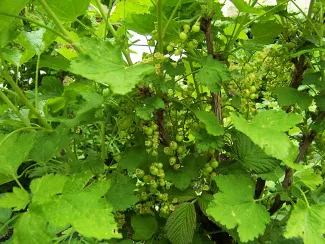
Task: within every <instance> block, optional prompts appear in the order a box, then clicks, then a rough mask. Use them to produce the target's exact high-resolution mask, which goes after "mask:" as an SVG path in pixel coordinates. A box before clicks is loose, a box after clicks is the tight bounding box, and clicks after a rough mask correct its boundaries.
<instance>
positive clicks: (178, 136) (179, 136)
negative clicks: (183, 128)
mask: <svg viewBox="0 0 325 244" xmlns="http://www.w3.org/2000/svg"><path fill="white" fill-rule="evenodd" d="M175 139H176V141H177V142H182V141H183V140H184V136H183V135H182V134H180V133H178V134H177V135H176V138H175Z"/></svg>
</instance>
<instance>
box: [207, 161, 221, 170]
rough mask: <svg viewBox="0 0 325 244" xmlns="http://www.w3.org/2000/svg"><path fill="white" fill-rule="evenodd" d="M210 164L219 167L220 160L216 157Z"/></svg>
mask: <svg viewBox="0 0 325 244" xmlns="http://www.w3.org/2000/svg"><path fill="white" fill-rule="evenodd" d="M209 164H210V166H211V167H212V168H214V169H215V168H218V166H219V162H218V161H217V160H215V159H212V160H211V161H210V163H209Z"/></svg>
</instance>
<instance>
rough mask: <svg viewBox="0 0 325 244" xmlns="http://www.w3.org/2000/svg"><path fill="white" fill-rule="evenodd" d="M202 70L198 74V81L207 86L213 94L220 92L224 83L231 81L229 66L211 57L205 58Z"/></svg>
mask: <svg viewBox="0 0 325 244" xmlns="http://www.w3.org/2000/svg"><path fill="white" fill-rule="evenodd" d="M201 64H202V66H203V67H202V69H201V70H200V71H199V72H198V73H197V74H196V79H197V81H198V82H200V83H201V84H202V85H204V86H207V87H208V88H209V90H210V91H212V92H215V93H217V92H219V91H220V88H221V87H222V84H223V82H225V81H228V80H229V79H230V75H229V71H228V68H227V66H226V65H225V64H224V63H221V62H220V61H217V60H214V59H213V58H212V57H211V56H208V57H206V58H203V59H202V61H201Z"/></svg>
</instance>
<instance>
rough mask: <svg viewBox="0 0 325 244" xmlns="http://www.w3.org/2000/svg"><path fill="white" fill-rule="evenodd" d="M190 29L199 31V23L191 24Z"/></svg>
mask: <svg viewBox="0 0 325 244" xmlns="http://www.w3.org/2000/svg"><path fill="white" fill-rule="evenodd" d="M192 31H193V32H199V31H200V24H195V25H193V26H192Z"/></svg>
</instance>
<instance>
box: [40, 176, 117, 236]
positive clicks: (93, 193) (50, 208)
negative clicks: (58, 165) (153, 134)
mask: <svg viewBox="0 0 325 244" xmlns="http://www.w3.org/2000/svg"><path fill="white" fill-rule="evenodd" d="M91 179H92V174H89V173H84V175H83V176H74V177H70V179H69V180H67V181H66V183H65V185H64V188H63V192H62V194H61V195H56V196H55V197H52V200H51V201H50V202H48V203H46V204H43V210H44V214H45V216H46V218H47V219H48V221H49V222H50V223H51V224H52V225H54V226H56V227H60V228H64V227H65V228H66V227H67V226H70V225H71V226H72V227H73V228H74V230H75V231H76V232H79V233H80V234H81V235H83V236H85V237H94V238H97V239H111V238H120V237H121V234H120V233H118V232H117V224H116V222H115V220H114V216H113V214H112V210H113V209H112V207H111V206H110V205H109V204H108V203H107V201H106V199H104V198H103V196H104V195H105V193H106V192H107V190H108V188H109V187H110V183H109V181H107V180H97V181H94V182H92V183H91V182H90V180H91Z"/></svg>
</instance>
